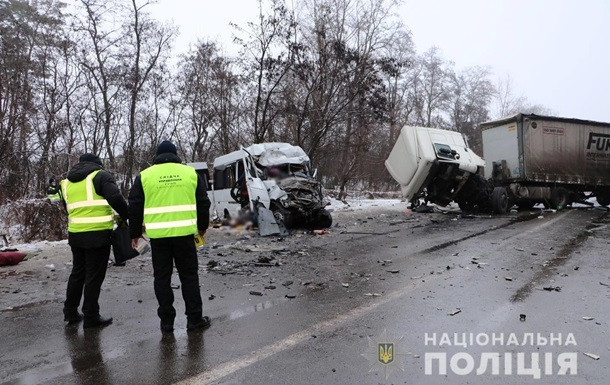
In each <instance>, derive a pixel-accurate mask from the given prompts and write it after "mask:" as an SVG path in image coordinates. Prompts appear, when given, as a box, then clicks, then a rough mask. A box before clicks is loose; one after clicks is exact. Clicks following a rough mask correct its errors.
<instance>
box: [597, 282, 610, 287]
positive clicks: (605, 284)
mask: <svg viewBox="0 0 610 385" xmlns="http://www.w3.org/2000/svg"><path fill="white" fill-rule="evenodd" d="M599 284H600V285H604V286H607V287H610V283H604V282H600V283H599Z"/></svg>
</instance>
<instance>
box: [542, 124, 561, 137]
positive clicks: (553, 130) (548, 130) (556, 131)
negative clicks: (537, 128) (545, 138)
mask: <svg viewBox="0 0 610 385" xmlns="http://www.w3.org/2000/svg"><path fill="white" fill-rule="evenodd" d="M542 132H543V133H544V134H546V135H563V133H564V130H563V127H548V126H545V127H542Z"/></svg>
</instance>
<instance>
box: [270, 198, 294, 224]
mask: <svg viewBox="0 0 610 385" xmlns="http://www.w3.org/2000/svg"><path fill="white" fill-rule="evenodd" d="M271 211H273V216H274V217H275V220H276V221H278V222H282V223H283V224H284V226H285V227H286V228H287V229H291V228H293V227H294V225H295V223H294V218H293V215H292V213H291V212H290V210H288V209H286V208H285V207H284V206H282V205H279V204H272V205H271Z"/></svg>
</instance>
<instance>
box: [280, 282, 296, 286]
mask: <svg viewBox="0 0 610 385" xmlns="http://www.w3.org/2000/svg"><path fill="white" fill-rule="evenodd" d="M293 283H294V281H286V282H284V283H282V286H286V287H288V286H290V285H292V284H293Z"/></svg>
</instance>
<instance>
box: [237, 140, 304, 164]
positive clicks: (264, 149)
mask: <svg viewBox="0 0 610 385" xmlns="http://www.w3.org/2000/svg"><path fill="white" fill-rule="evenodd" d="M245 150H246V151H248V152H249V153H250V154H251V155H252V156H253V157H254V158H255V159H257V162H258V163H259V164H260V165H261V166H264V167H269V166H277V165H280V164H288V163H290V164H303V163H306V162H309V157H308V156H307V154H306V153H305V151H303V149H302V148H301V147H299V146H293V145H292V144H288V143H258V144H253V145H251V146H250V147H246V148H245Z"/></svg>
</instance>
